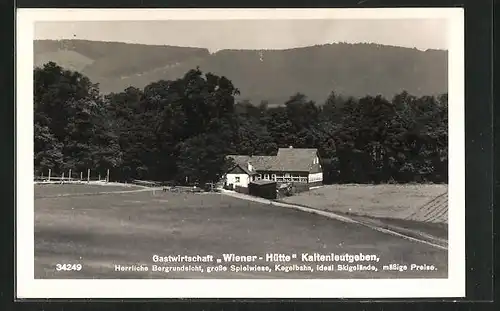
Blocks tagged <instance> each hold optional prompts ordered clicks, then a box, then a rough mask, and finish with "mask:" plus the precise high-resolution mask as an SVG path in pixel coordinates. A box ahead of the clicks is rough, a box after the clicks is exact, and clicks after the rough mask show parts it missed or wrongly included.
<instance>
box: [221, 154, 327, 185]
mask: <svg viewBox="0 0 500 311" xmlns="http://www.w3.org/2000/svg"><path fill="white" fill-rule="evenodd" d="M228 157H230V158H231V159H233V161H234V162H235V165H234V166H233V167H232V168H231V169H230V170H229V171H228V172H227V174H226V184H227V185H229V186H230V187H233V188H247V187H248V184H249V183H250V182H251V181H254V180H261V179H264V180H273V181H276V182H278V183H296V184H304V185H307V186H308V187H313V186H318V185H322V184H323V169H322V167H321V164H320V163H319V158H318V151H317V149H302V148H292V147H290V148H280V149H279V150H278V154H277V155H276V156H247V155H229V156H228Z"/></svg>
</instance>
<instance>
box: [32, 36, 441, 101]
mask: <svg viewBox="0 0 500 311" xmlns="http://www.w3.org/2000/svg"><path fill="white" fill-rule="evenodd" d="M34 58H35V59H34V64H35V66H40V65H43V64H45V63H47V62H49V61H53V62H55V63H57V64H58V65H60V66H62V67H64V68H67V69H70V70H76V71H79V72H81V73H82V74H84V75H86V76H88V77H89V78H90V79H91V80H92V81H93V82H96V83H99V84H100V89H101V92H103V93H109V92H121V91H123V90H124V89H126V88H127V87H128V86H134V87H138V88H143V87H144V86H146V85H148V84H150V83H151V82H154V81H158V80H173V79H177V78H180V77H182V76H183V75H184V74H185V73H186V72H187V71H188V70H190V69H192V68H196V67H197V66H199V67H200V69H201V70H203V71H204V72H213V73H214V74H217V75H223V76H227V77H231V80H232V82H233V83H234V85H235V86H236V87H237V88H238V89H239V90H240V92H241V95H240V96H239V98H238V99H240V100H241V99H248V100H250V101H251V102H252V103H259V102H261V101H262V100H266V101H268V102H269V104H270V105H274V104H283V103H284V102H285V101H286V100H287V99H288V98H289V96H290V94H293V93H295V92H301V93H304V94H308V97H309V98H310V99H311V100H314V101H316V102H318V103H323V102H324V101H325V100H326V98H327V97H328V94H329V93H330V92H331V91H332V90H335V91H336V92H337V93H338V94H341V95H345V96H355V97H361V96H365V95H379V94H380V95H383V96H385V97H388V98H392V97H393V96H394V95H395V94H397V93H400V92H401V91H403V90H406V91H408V92H409V93H411V94H414V95H416V96H421V95H438V94H441V93H446V92H447V91H448V90H447V85H448V53H447V51H442V50H427V51H420V50H417V49H409V48H402V47H393V46H383V45H377V44H347V43H338V44H327V45H317V46H310V47H304V48H294V49H287V50H267V51H266V50H263V51H257V50H221V51H218V52H216V53H213V54H210V53H209V51H208V50H207V49H203V48H190V47H175V46H153V45H139V44H127V43H117V42H98V41H84V40H61V41H49V40H40V41H35V42H34Z"/></svg>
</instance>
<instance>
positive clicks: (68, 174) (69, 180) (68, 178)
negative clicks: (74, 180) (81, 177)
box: [68, 169, 71, 181]
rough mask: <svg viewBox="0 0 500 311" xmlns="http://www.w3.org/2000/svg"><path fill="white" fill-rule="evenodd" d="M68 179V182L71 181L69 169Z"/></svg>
mask: <svg viewBox="0 0 500 311" xmlns="http://www.w3.org/2000/svg"><path fill="white" fill-rule="evenodd" d="M68 179H69V181H71V169H69V173H68Z"/></svg>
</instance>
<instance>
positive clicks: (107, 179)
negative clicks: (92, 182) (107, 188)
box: [106, 168, 109, 182]
mask: <svg viewBox="0 0 500 311" xmlns="http://www.w3.org/2000/svg"><path fill="white" fill-rule="evenodd" d="M106 182H109V168H108V171H107V172H106Z"/></svg>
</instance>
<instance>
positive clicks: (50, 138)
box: [34, 63, 448, 183]
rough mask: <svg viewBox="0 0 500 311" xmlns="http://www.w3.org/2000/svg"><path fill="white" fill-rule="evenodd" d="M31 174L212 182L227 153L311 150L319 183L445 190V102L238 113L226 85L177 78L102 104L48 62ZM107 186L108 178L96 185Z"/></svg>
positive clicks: (40, 80)
mask: <svg viewBox="0 0 500 311" xmlns="http://www.w3.org/2000/svg"><path fill="white" fill-rule="evenodd" d="M34 74H35V98H34V102H35V105H34V109H35V111H34V121H35V145H34V147H35V159H34V160H35V174H37V175H39V174H40V173H41V172H44V171H47V170H48V169H49V168H50V169H51V170H52V171H53V172H54V173H55V174H58V173H62V172H67V171H69V169H72V171H73V172H79V171H86V170H87V169H88V168H91V169H93V170H94V171H98V172H101V174H105V172H106V171H107V170H108V169H110V171H111V176H112V180H126V179H131V178H135V179H147V180H162V181H165V180H176V181H178V182H188V183H193V182H199V183H204V182H210V181H217V180H218V179H219V178H220V177H222V175H223V174H224V172H225V170H226V169H227V168H228V166H229V165H231V163H227V161H226V158H225V156H226V155H227V154H253V155H271V154H274V153H275V152H276V151H277V148H279V147H288V146H294V147H295V148H318V150H319V153H320V157H321V158H322V160H321V161H322V164H323V170H324V181H325V182H326V183H385V182H401V183H406V182H444V183H446V182H447V177H448V98H447V95H446V94H444V95H442V96H439V97H433V96H423V97H419V98H417V97H414V96H412V95H410V94H408V93H406V92H402V93H401V94H398V95H396V96H395V97H394V98H393V99H392V100H387V99H385V98H383V97H382V96H376V97H372V96H366V97H363V98H360V99H355V98H343V97H340V96H337V95H335V93H332V94H331V95H330V96H329V97H328V98H327V99H326V101H325V102H324V103H320V104H318V103H315V102H313V101H310V100H308V98H307V97H306V96H305V95H303V94H295V95H293V96H291V97H290V99H289V100H288V101H287V102H285V103H284V105H283V106H280V107H272V108H270V107H268V106H267V104H266V103H265V102H261V103H258V104H256V103H250V102H241V103H235V96H237V95H239V90H238V89H237V88H236V86H234V85H233V83H232V82H231V81H230V80H229V79H228V78H226V77H221V76H217V75H214V74H211V73H206V74H204V73H202V72H201V71H200V70H199V69H193V70H190V71H188V72H187V73H186V74H185V75H184V76H183V77H182V78H181V79H177V80H173V81H158V82H154V83H151V84H149V85H148V86H146V87H145V88H144V89H138V88H133V87H129V88H127V89H126V90H124V91H123V92H120V93H112V94H110V95H106V96H102V95H101V94H100V93H99V88H98V85H96V84H93V83H92V82H91V81H90V80H89V79H88V78H87V77H85V76H83V75H82V74H80V73H78V72H72V71H67V70H64V69H62V68H61V67H59V66H57V65H56V64H55V63H48V64H46V65H44V66H43V68H36V69H35V70H34ZM103 176H104V175H103Z"/></svg>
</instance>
